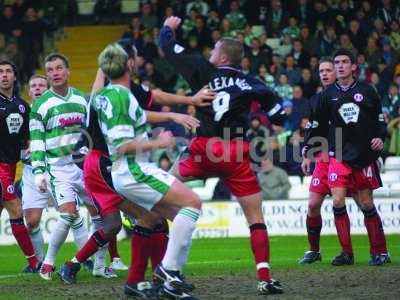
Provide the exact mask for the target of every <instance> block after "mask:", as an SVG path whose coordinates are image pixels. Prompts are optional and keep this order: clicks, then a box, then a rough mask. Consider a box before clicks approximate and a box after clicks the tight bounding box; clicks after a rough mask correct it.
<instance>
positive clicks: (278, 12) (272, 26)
mask: <svg viewBox="0 0 400 300" xmlns="http://www.w3.org/2000/svg"><path fill="white" fill-rule="evenodd" d="M287 17H288V16H287V13H286V11H285V10H284V9H283V8H282V1H281V0H272V1H271V9H269V10H268V16H267V26H266V31H267V32H268V34H269V35H270V36H271V37H278V36H279V34H280V33H281V31H282V29H283V27H284V26H285V24H286V23H287V21H286V20H287Z"/></svg>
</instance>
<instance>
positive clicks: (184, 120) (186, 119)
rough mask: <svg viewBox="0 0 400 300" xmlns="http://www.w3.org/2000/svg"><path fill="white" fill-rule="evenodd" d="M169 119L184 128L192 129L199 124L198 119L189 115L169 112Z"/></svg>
mask: <svg viewBox="0 0 400 300" xmlns="http://www.w3.org/2000/svg"><path fill="white" fill-rule="evenodd" d="M171 120H172V121H173V122H175V123H177V124H179V125H182V126H183V127H185V128H186V129H193V128H197V127H199V126H200V121H199V120H198V119H196V118H195V117H192V116H190V115H185V114H178V113H171Z"/></svg>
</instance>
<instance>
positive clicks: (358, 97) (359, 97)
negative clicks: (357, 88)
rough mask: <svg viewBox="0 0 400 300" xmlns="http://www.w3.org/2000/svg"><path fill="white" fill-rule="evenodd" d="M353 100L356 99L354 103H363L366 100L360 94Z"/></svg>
mask: <svg viewBox="0 0 400 300" xmlns="http://www.w3.org/2000/svg"><path fill="white" fill-rule="evenodd" d="M353 98H354V101H356V102H361V101H363V100H364V96H363V95H362V94H360V93H357V94H354V97H353Z"/></svg>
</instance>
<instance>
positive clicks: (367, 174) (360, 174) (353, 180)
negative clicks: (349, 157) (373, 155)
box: [328, 158, 382, 191]
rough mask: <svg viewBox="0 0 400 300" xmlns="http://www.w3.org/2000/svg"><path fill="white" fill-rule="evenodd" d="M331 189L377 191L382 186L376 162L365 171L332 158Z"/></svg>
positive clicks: (329, 176)
mask: <svg viewBox="0 0 400 300" xmlns="http://www.w3.org/2000/svg"><path fill="white" fill-rule="evenodd" d="M328 178H329V187H330V188H335V187H346V188H350V189H351V188H352V187H353V190H355V191H359V190H367V189H368V190H375V189H377V188H379V187H381V186H382V181H381V177H380V175H379V169H378V166H377V164H376V162H373V163H371V164H370V165H369V166H367V167H365V168H364V169H361V170H360V169H354V168H352V167H350V166H349V165H348V164H346V163H345V162H341V161H338V160H336V159H335V158H331V159H330V161H329V172H328Z"/></svg>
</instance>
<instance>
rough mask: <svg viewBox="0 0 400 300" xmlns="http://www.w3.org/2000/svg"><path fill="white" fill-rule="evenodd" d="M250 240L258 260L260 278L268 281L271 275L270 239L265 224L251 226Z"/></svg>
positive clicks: (255, 257)
mask: <svg viewBox="0 0 400 300" xmlns="http://www.w3.org/2000/svg"><path fill="white" fill-rule="evenodd" d="M250 242H251V250H252V251H253V254H254V259H255V261H256V267H257V275H258V279H259V280H260V281H268V280H270V279H271V276H270V274H269V240H268V232H267V226H265V224H263V223H256V224H253V225H251V226H250Z"/></svg>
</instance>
